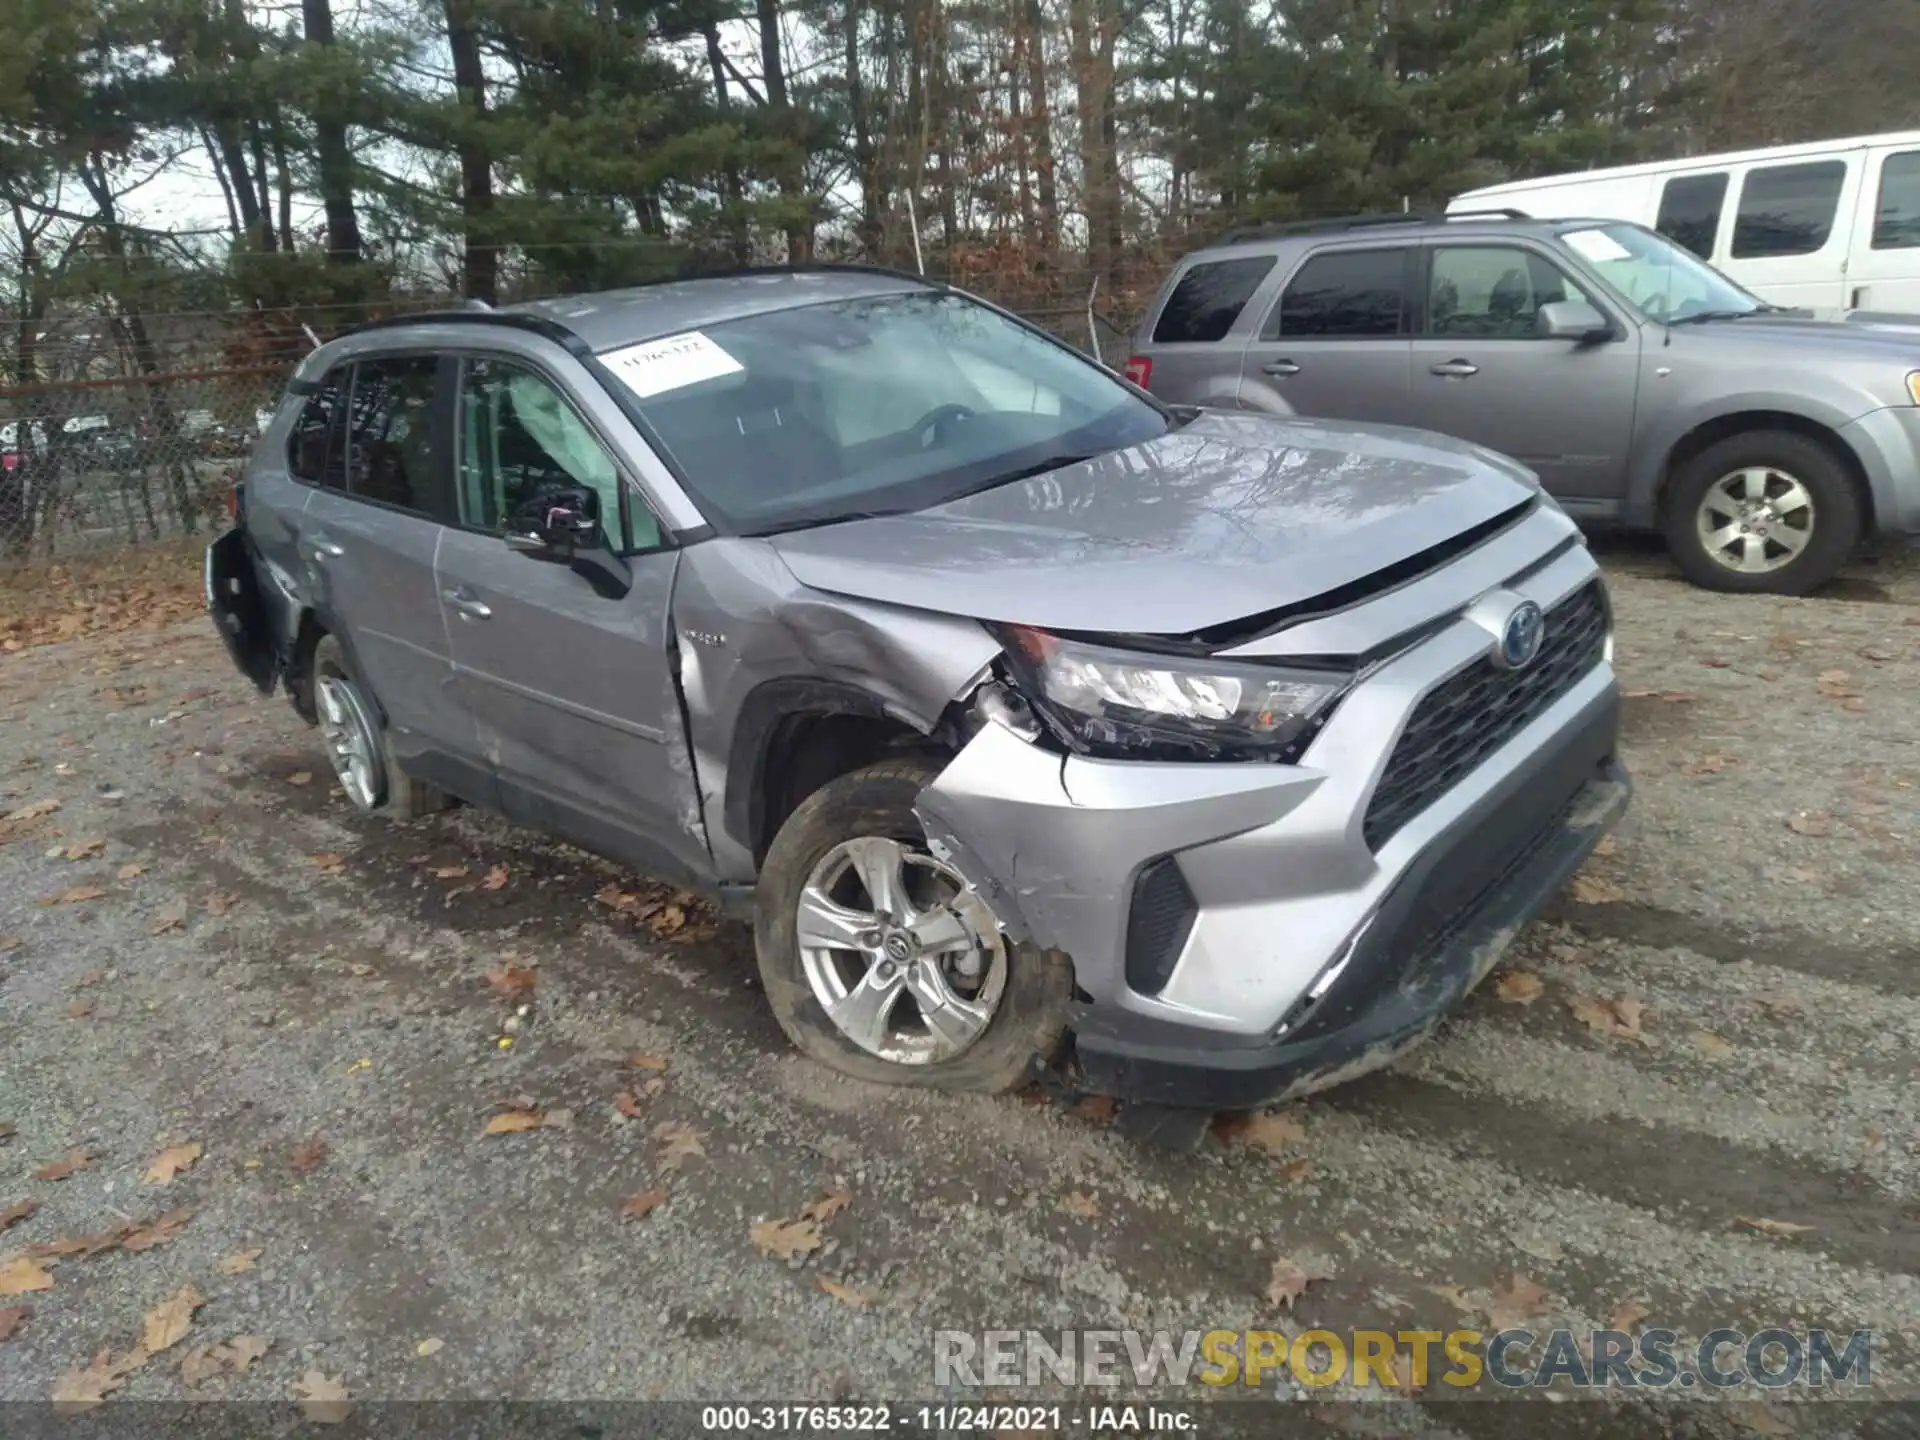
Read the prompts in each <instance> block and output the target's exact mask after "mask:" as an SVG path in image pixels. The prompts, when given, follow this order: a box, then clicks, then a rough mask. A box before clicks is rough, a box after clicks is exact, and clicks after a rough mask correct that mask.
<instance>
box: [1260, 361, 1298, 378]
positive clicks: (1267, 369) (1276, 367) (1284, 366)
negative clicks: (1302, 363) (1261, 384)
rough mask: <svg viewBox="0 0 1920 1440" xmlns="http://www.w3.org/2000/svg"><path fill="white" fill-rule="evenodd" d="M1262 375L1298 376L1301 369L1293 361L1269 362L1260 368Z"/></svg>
mask: <svg viewBox="0 0 1920 1440" xmlns="http://www.w3.org/2000/svg"><path fill="white" fill-rule="evenodd" d="M1260 373H1261V374H1262V375H1298V374H1299V373H1300V367H1299V366H1298V365H1296V364H1294V363H1293V362H1292V361H1291V360H1269V361H1268V362H1267V363H1266V364H1264V365H1262V366H1261V367H1260Z"/></svg>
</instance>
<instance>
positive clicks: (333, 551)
mask: <svg viewBox="0 0 1920 1440" xmlns="http://www.w3.org/2000/svg"><path fill="white" fill-rule="evenodd" d="M346 553H347V552H346V548H345V547H344V546H340V545H336V544H334V543H333V541H331V540H326V539H322V538H321V537H319V536H315V537H314V540H313V558H314V559H316V560H327V559H329V558H331V559H334V560H338V559H339V558H340V557H341V556H342V555H344V554H346Z"/></svg>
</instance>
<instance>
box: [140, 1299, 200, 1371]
mask: <svg viewBox="0 0 1920 1440" xmlns="http://www.w3.org/2000/svg"><path fill="white" fill-rule="evenodd" d="M206 1303H207V1297H206V1296H204V1295H202V1294H201V1293H200V1292H199V1291H198V1290H196V1289H194V1288H193V1286H191V1285H182V1286H181V1287H180V1288H179V1289H178V1290H176V1291H174V1292H173V1294H172V1295H170V1296H168V1297H167V1298H166V1299H165V1300H162V1301H161V1302H160V1303H159V1304H158V1305H156V1306H154V1307H153V1309H151V1310H149V1311H147V1313H146V1315H145V1316H144V1317H143V1318H142V1320H141V1323H140V1345H141V1348H143V1349H144V1350H146V1351H147V1353H148V1354H150V1355H158V1354H159V1353H160V1352H161V1351H162V1350H171V1349H172V1348H173V1347H174V1346H175V1345H177V1344H179V1343H180V1341H181V1340H183V1339H184V1338H186V1333H187V1331H189V1330H191V1329H192V1328H193V1312H194V1311H196V1310H198V1309H199V1308H200V1307H201V1306H202V1305H204V1304H206Z"/></svg>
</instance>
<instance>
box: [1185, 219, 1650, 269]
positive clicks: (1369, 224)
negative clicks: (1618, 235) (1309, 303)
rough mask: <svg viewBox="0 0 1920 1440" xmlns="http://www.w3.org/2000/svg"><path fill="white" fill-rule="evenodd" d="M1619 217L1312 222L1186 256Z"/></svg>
mask: <svg viewBox="0 0 1920 1440" xmlns="http://www.w3.org/2000/svg"><path fill="white" fill-rule="evenodd" d="M1632 223H1633V222H1632V221H1623V220H1621V219H1620V218H1619V217H1618V216H1614V217H1612V218H1604V217H1600V216H1572V215H1564V216H1558V215H1557V216H1554V217H1553V218H1552V219H1536V218H1534V217H1532V216H1529V215H1522V214H1517V213H1516V214H1498V215H1472V214H1465V215H1412V216H1405V217H1402V216H1398V215H1384V216H1359V217H1356V218H1354V219H1350V220H1324V221H1307V222H1303V223H1301V224H1298V225H1286V226H1278V227H1275V228H1274V229H1272V230H1268V231H1264V232H1253V233H1244V234H1236V233H1235V232H1232V231H1229V232H1228V234H1227V235H1226V236H1224V237H1222V238H1221V239H1219V240H1216V241H1214V242H1213V243H1212V244H1211V245H1206V246H1203V247H1202V248H1200V249H1198V250H1194V251H1192V252H1190V253H1189V254H1188V255H1187V256H1185V257H1184V259H1185V261H1187V262H1191V261H1194V260H1197V259H1199V258H1200V257H1201V256H1205V257H1206V258H1207V259H1209V260H1217V259H1221V258H1227V259H1231V258H1232V257H1234V256H1236V255H1270V254H1272V253H1273V252H1274V251H1275V250H1276V249H1277V248H1278V247H1280V246H1283V245H1316V244H1321V243H1323V242H1325V241H1328V240H1345V241H1353V242H1355V243H1356V244H1357V243H1362V242H1365V243H1373V242H1379V243H1381V244H1391V243H1392V242H1394V241H1396V240H1429V239H1432V238H1433V237H1434V236H1435V235H1458V234H1461V233H1462V232H1466V233H1470V234H1476V235H1533V236H1540V235H1558V234H1560V233H1562V232H1563V231H1566V230H1574V229H1578V228H1579V227H1580V226H1582V225H1621V224H1632Z"/></svg>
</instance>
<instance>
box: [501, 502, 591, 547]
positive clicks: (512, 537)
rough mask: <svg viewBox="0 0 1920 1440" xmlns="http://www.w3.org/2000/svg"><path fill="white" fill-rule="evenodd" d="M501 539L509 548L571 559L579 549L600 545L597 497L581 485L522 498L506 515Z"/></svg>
mask: <svg viewBox="0 0 1920 1440" xmlns="http://www.w3.org/2000/svg"><path fill="white" fill-rule="evenodd" d="M504 538H505V540H506V544H507V548H508V549H509V550H515V551H518V552H519V553H520V554H522V555H536V556H540V557H542V558H544V559H548V560H571V559H572V558H573V557H574V555H575V553H576V552H578V551H581V550H594V549H599V548H602V541H601V537H600V497H599V495H597V494H596V493H595V492H593V491H592V490H588V489H586V488H585V487H580V488H578V489H564V490H549V491H547V492H546V493H545V494H543V495H537V496H535V497H534V498H533V499H531V500H526V501H522V502H521V503H520V504H519V505H518V506H516V507H515V508H514V510H513V513H512V514H510V515H509V516H508V517H507V524H506V533H505V536H504Z"/></svg>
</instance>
